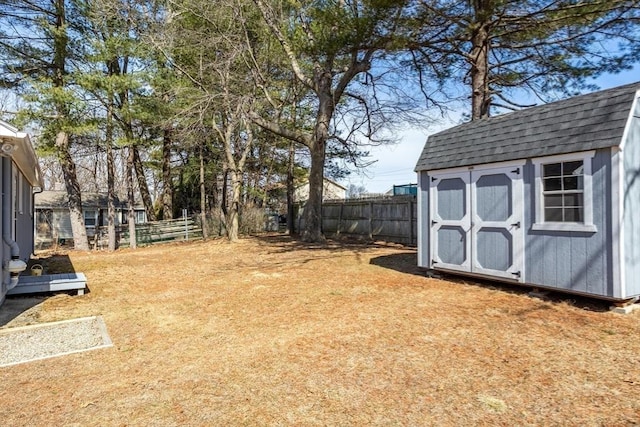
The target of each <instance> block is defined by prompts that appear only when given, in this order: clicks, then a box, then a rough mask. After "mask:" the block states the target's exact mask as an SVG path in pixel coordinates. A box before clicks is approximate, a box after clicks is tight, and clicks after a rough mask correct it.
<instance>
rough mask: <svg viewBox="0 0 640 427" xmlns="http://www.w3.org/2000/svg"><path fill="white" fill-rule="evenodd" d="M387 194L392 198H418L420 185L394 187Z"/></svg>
mask: <svg viewBox="0 0 640 427" xmlns="http://www.w3.org/2000/svg"><path fill="white" fill-rule="evenodd" d="M387 194H390V195H391V196H416V195H417V194H418V184H404V185H394V186H393V188H392V189H391V191H390V192H388V193H387Z"/></svg>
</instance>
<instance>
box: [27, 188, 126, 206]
mask: <svg viewBox="0 0 640 427" xmlns="http://www.w3.org/2000/svg"><path fill="white" fill-rule="evenodd" d="M34 199H35V207H36V209H51V208H68V207H69V196H68V195H67V192H66V191H43V192H41V193H36V194H35V196H34ZM115 206H116V208H122V207H125V203H123V202H121V201H120V200H119V199H118V198H117V197H116V200H115ZM82 207H83V208H85V209H89V208H94V209H96V208H105V209H106V207H107V194H106V193H82Z"/></svg>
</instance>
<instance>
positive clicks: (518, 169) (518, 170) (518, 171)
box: [511, 168, 520, 175]
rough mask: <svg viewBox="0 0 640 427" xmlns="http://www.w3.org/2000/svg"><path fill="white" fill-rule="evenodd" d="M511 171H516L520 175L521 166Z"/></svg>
mask: <svg viewBox="0 0 640 427" xmlns="http://www.w3.org/2000/svg"><path fill="white" fill-rule="evenodd" d="M511 173H515V174H516V175H520V168H516V169H514V170H512V171H511Z"/></svg>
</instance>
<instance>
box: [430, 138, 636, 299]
mask: <svg viewBox="0 0 640 427" xmlns="http://www.w3.org/2000/svg"><path fill="white" fill-rule="evenodd" d="M638 151H639V152H638V153H637V156H638V158H637V160H640V150H638ZM636 164H640V161H636ZM611 168H612V162H611V149H609V148H607V149H600V150H597V151H596V153H595V155H594V157H593V159H592V192H593V224H594V225H595V226H596V228H597V232H595V233H589V232H575V231H571V232H569V231H566V232H564V231H548V230H544V231H537V230H532V225H533V223H534V222H535V196H536V194H535V169H534V165H533V163H532V162H531V160H528V161H527V163H526V164H525V166H524V167H523V184H524V186H523V187H524V189H523V191H524V195H523V199H524V211H525V214H524V229H525V236H524V240H525V242H524V248H525V249H524V251H525V253H524V256H525V261H524V262H525V265H524V282H525V283H527V284H529V285H534V286H540V287H547V288H556V289H558V290H562V291H570V292H577V293H585V294H591V295H594V296H605V297H611V298H619V297H620V295H618V294H617V289H614V286H617V285H618V284H614V281H613V268H615V267H614V263H615V262H617V260H614V259H613V256H612V250H611V246H612V241H613V239H612V228H611V220H612V218H611V210H610V209H609V208H608V207H609V206H611V203H612V190H611V184H612V183H611ZM489 179H491V178H489ZM418 182H419V196H418V197H419V200H420V202H419V203H420V204H419V212H420V216H419V218H420V222H419V224H420V225H419V227H420V229H419V230H420V231H419V241H418V265H419V266H420V267H425V268H428V267H429V266H430V258H429V257H430V255H431V254H430V248H429V230H430V222H431V217H430V212H429V182H430V177H429V175H428V172H426V171H422V172H419V173H418ZM636 184H637V185H640V180H637V182H636ZM492 188H493V187H492ZM492 191H493V190H491V191H489V192H484V193H483V190H482V189H480V191H479V193H478V194H479V195H480V194H481V195H482V198H480V197H479V198H478V200H477V203H478V204H477V209H478V211H486V215H484V216H485V217H487V216H489V217H490V216H493V215H494V213H496V212H493V211H491V210H490V209H491V207H492V206H495V205H496V203H495V200H493V199H495V198H496V197H498V198H499V196H500V195H499V194H494V193H493V192H492ZM454 193H455V192H454ZM456 194H457V193H456ZM450 196H451V193H450V194H447V197H450ZM446 202H447V200H440V207H441V208H442V209H444V210H446V211H447V212H449V213H450V214H452V215H453V214H454V213H455V214H456V215H455V216H460V215H462V214H463V213H462V212H457V211H456V209H458V208H459V206H460V203H452V204H451V209H449V208H448V207H449V204H447V203H446ZM636 202H637V201H636ZM638 209H640V206H639V207H638ZM458 210H459V209H458ZM636 212H640V211H636ZM496 214H497V213H496ZM505 215H507V213H506V212H502V213H501V215H499V216H501V217H504V216H505ZM636 217H637V215H636ZM635 231H636V233H640V221H638V220H636V230H635ZM442 234H443V236H442V238H445V237H446V236H447V234H446V233H442ZM449 237H450V238H451V240H452V241H460V236H459V233H458V235H456V236H449ZM493 237H495V236H493ZM636 238H637V239H640V237H636ZM456 239H457V240H456ZM630 240H631V239H630ZM636 241H640V240H636ZM443 243H445V242H443ZM449 243H451V242H449ZM442 246H443V247H448V248H453V247H454V246H455V245H453V244H451V245H444V244H443V245H442ZM497 247H500V245H497V244H495V242H492V241H491V239H489V240H488V241H485V242H484V243H483V242H482V241H480V240H479V241H478V251H479V252H482V255H481V256H480V260H481V263H482V264H483V265H485V266H495V267H504V264H505V262H506V259H507V255H506V254H504V253H500V252H499V251H496V250H495V248H497ZM463 250H464V249H460V251H463ZM636 251H638V249H636ZM462 255H463V253H462V252H457V253H451V254H448V253H443V254H440V256H441V257H443V256H444V257H446V256H451V259H452V261H460V259H459V257H460V256H462ZM628 256H629V254H628ZM635 256H636V257H637V254H636V255H635ZM636 268H640V266H638V265H636ZM636 274H640V271H638V272H637V273H636ZM634 293H638V292H634Z"/></svg>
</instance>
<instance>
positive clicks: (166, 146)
mask: <svg viewBox="0 0 640 427" xmlns="http://www.w3.org/2000/svg"><path fill="white" fill-rule="evenodd" d="M162 186H163V187H162V188H163V189H162V219H165V220H167V219H173V182H172V180H171V130H170V129H165V130H164V138H162Z"/></svg>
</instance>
